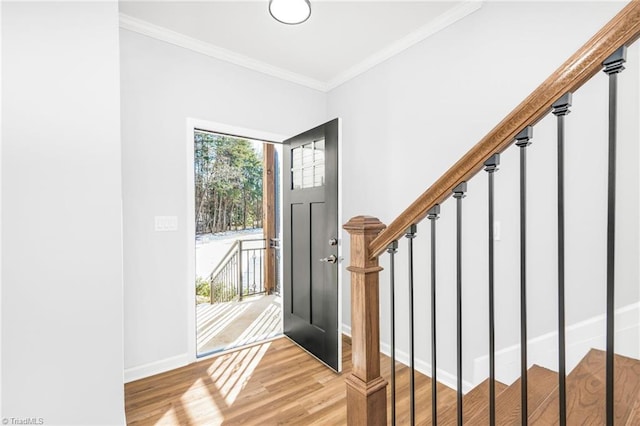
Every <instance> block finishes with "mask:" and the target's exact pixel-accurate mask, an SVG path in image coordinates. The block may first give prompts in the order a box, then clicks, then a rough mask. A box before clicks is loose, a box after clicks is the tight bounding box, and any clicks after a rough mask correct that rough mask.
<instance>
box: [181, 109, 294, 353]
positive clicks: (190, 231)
mask: <svg viewBox="0 0 640 426" xmlns="http://www.w3.org/2000/svg"><path fill="white" fill-rule="evenodd" d="M196 129H200V130H207V131H210V132H215V133H225V134H228V135H234V136H239V137H244V138H248V139H255V140H264V141H270V142H282V141H284V140H285V139H287V137H286V136H282V135H279V134H276V133H270V132H265V131H262V130H255V129H249V128H246V127H239V126H233V125H229V124H223V123H216V122H213V121H207V120H201V119H196V118H187V122H186V144H185V145H186V152H185V154H186V155H185V160H186V162H187V187H186V194H187V197H186V198H187V206H186V208H187V223H186V225H185V228H186V230H187V240H186V241H185V245H186V250H187V276H186V280H185V283H186V285H185V290H186V292H187V298H186V300H187V330H186V332H187V351H188V352H187V355H188V361H189V363H192V362H195V361H199V360H200V358H198V357H197V344H196V299H195V298H196V295H195V291H194V287H193V283H194V282H195V280H196V268H195V265H196V243H195V238H194V236H195V233H196V230H195V222H196V218H195V211H194V210H193V206H194V204H195V186H194V185H195V183H194V170H193V140H194V131H195V130H196Z"/></svg>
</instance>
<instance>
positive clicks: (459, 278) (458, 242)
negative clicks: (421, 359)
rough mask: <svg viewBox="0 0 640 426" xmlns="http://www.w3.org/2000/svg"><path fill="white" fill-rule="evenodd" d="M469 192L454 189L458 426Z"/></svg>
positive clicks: (461, 185)
mask: <svg viewBox="0 0 640 426" xmlns="http://www.w3.org/2000/svg"><path fill="white" fill-rule="evenodd" d="M465 192H467V183H466V182H462V183H460V184H459V185H458V186H456V187H455V188H454V189H453V198H455V199H456V282H457V284H456V329H457V330H456V344H457V354H456V361H457V372H458V377H457V378H458V383H457V385H458V386H457V387H458V403H457V408H458V426H462V199H463V198H464V197H465V195H464V194H465Z"/></svg>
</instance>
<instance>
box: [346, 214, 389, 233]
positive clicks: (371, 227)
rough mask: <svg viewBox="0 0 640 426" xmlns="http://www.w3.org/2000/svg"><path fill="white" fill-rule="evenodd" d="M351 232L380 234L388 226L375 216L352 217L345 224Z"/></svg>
mask: <svg viewBox="0 0 640 426" xmlns="http://www.w3.org/2000/svg"><path fill="white" fill-rule="evenodd" d="M342 227H343V228H344V230H345V231H347V232H348V233H349V234H378V233H380V231H382V230H383V229H384V228H386V227H387V226H386V225H385V224H384V223H382V222H380V219H378V218H377V217H373V216H356V217H352V218H351V219H350V220H349V222H347V223H345V224H344V225H343V226H342Z"/></svg>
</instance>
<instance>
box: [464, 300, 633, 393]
mask: <svg viewBox="0 0 640 426" xmlns="http://www.w3.org/2000/svg"><path fill="white" fill-rule="evenodd" d="M638 318H640V303H634V304H632V305H628V306H625V307H622V308H620V309H617V310H616V315H615V324H616V336H615V344H616V345H615V347H616V353H618V354H620V355H625V356H628V357H632V358H640V353H638V352H640V347H639V345H640V327H639V324H638ZM605 324H606V322H605V316H604V315H598V316H597V317H593V318H590V319H588V320H585V321H581V322H579V323H577V324H573V325H571V326H568V327H567V329H566V341H567V345H566V367H567V372H570V371H571V370H573V369H574V368H575V366H576V365H578V363H579V362H580V360H582V358H583V357H584V356H585V355H586V354H587V352H589V350H590V349H591V348H595V349H600V350H604V345H605V341H606V340H605V330H606V327H605ZM527 361H528V363H529V365H528V367H531V366H532V365H533V364H537V365H540V366H542V367H545V368H548V369H550V370H553V371H558V333H557V332H552V333H548V334H544V335H542V336H539V337H536V338H534V339H531V340H529V342H528V345H527ZM488 364H489V355H484V356H482V357H478V358H476V359H475V360H474V364H473V365H474V368H473V382H474V383H476V384H477V383H480V382H482V381H483V380H484V379H486V378H487V377H488V375H489V366H488ZM518 377H520V345H519V344H518V345H513V346H509V347H507V348H504V349H501V350H499V351H497V352H496V380H498V381H500V382H502V383H505V384H507V385H509V384H511V383H513V382H514V381H515V380H516V379H517V378H518Z"/></svg>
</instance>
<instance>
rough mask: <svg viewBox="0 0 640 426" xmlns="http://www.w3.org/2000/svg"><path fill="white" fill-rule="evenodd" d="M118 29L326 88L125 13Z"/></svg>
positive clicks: (287, 78)
mask: <svg viewBox="0 0 640 426" xmlns="http://www.w3.org/2000/svg"><path fill="white" fill-rule="evenodd" d="M120 28H124V29H125V30H129V31H134V32H136V33H139V34H142V35H146V36H148V37H152V38H155V39H157V40H161V41H164V42H167V43H171V44H174V45H176V46H180V47H183V48H185V49H189V50H193V51H194V52H198V53H202V54H203V55H207V56H210V57H212V58H216V59H220V60H223V61H226V62H231V63H232V64H235V65H239V66H241V67H245V68H249V69H251V70H254V71H258V72H261V73H264V74H267V75H271V76H273V77H277V78H280V79H282V80H287V81H291V82H293V83H297V84H300V85H302V86H306V87H310V88H312V89H315V90H319V91H321V92H326V91H327V85H326V83H324V82H322V81H319V80H316V79H314V78H310V77H306V76H304V75H301V74H297V73H294V72H291V71H287V70H285V69H283V68H279V67H275V66H273V65H270V64H267V63H266V62H262V61H258V60H256V59H252V58H250V57H248V56H244V55H241V54H239V53H236V52H232V51H231V50H228V49H224V48H222V47H218V46H214V45H213V44H210V43H207V42H204V41H201V40H198V39H195V38H193V37H189V36H186V35H184V34H181V33H179V32H176V31H173V30H170V29H167V28H164V27H161V26H158V25H155V24H152V23H150V22H147V21H143V20H142V19H138V18H134V17H133V16H129V15H125V14H124V13H120Z"/></svg>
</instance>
